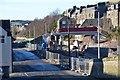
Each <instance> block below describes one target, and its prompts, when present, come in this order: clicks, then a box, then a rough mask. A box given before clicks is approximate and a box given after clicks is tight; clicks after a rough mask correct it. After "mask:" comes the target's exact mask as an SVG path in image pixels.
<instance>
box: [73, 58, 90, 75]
mask: <svg viewBox="0 0 120 80" xmlns="http://www.w3.org/2000/svg"><path fill="white" fill-rule="evenodd" d="M71 70H75V71H77V72H82V73H84V74H86V75H90V71H89V59H84V58H81V57H79V58H74V57H71Z"/></svg>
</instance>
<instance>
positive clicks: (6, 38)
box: [0, 20, 12, 77]
mask: <svg viewBox="0 0 120 80" xmlns="http://www.w3.org/2000/svg"><path fill="white" fill-rule="evenodd" d="M0 67H1V68H2V71H3V74H4V75H3V77H9V73H11V72H12V41H11V32H10V20H0Z"/></svg>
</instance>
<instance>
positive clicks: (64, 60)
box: [46, 51, 69, 68]
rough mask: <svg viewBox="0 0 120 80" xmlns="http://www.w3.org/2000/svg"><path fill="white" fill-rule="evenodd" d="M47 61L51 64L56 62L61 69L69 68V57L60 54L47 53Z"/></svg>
mask: <svg viewBox="0 0 120 80" xmlns="http://www.w3.org/2000/svg"><path fill="white" fill-rule="evenodd" d="M46 59H48V60H49V61H50V62H55V63H57V64H60V66H61V67H64V68H69V57H68V56H64V55H61V54H59V53H53V52H50V51H46Z"/></svg>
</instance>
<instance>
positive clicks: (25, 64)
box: [3, 50, 97, 80]
mask: <svg viewBox="0 0 120 80" xmlns="http://www.w3.org/2000/svg"><path fill="white" fill-rule="evenodd" d="M13 60H14V62H13V64H14V73H12V74H10V75H11V78H9V79H3V80H61V79H62V80H68V79H69V80H70V79H71V80H97V79H95V78H92V77H88V76H84V75H81V74H80V73H76V72H74V71H70V70H64V69H61V68H59V67H56V66H55V65H52V64H49V63H46V62H43V60H41V59H39V58H38V57H37V56H36V55H34V54H33V53H31V52H27V51H25V50H14V51H13Z"/></svg>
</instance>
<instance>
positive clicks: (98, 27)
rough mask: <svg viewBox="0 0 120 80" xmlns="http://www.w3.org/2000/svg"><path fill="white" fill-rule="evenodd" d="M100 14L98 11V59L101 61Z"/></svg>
mask: <svg viewBox="0 0 120 80" xmlns="http://www.w3.org/2000/svg"><path fill="white" fill-rule="evenodd" d="M99 21H100V13H99V11H98V59H100V23H99Z"/></svg>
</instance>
